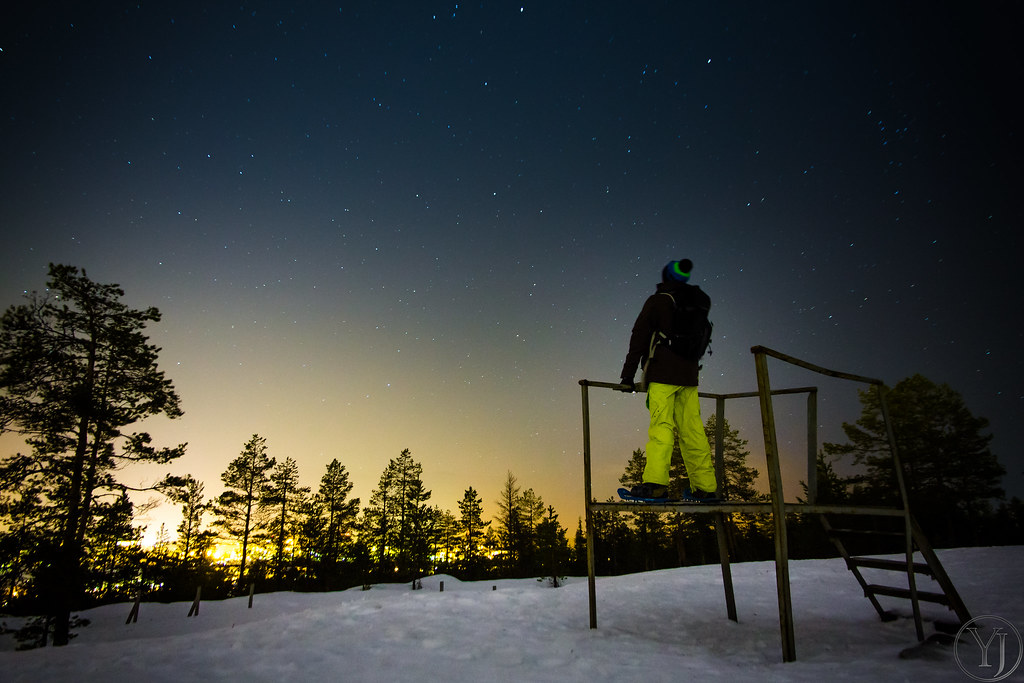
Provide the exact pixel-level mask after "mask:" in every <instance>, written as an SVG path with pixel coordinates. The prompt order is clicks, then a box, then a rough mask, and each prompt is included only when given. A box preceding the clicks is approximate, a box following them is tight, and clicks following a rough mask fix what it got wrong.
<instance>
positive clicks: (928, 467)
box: [824, 375, 1006, 543]
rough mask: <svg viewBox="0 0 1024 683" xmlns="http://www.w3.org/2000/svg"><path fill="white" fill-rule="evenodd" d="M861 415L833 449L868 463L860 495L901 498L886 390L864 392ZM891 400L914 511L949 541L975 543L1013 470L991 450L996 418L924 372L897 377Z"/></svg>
mask: <svg viewBox="0 0 1024 683" xmlns="http://www.w3.org/2000/svg"><path fill="white" fill-rule="evenodd" d="M859 394H860V402H861V415H860V418H859V419H858V420H857V422H856V423H855V424H849V423H843V431H844V432H845V434H846V438H847V439H848V442H847V443H845V444H837V443H826V444H824V452H825V454H826V455H832V456H840V457H845V458H848V459H850V460H852V462H853V463H854V464H855V465H859V466H862V467H863V469H864V472H865V473H864V475H863V477H862V478H861V479H860V481H859V485H858V487H857V488H856V489H855V491H854V493H855V494H856V496H857V498H858V500H862V501H863V502H870V503H874V504H880V503H885V504H898V503H899V489H898V487H897V485H896V474H895V469H894V466H893V459H892V455H891V452H890V449H889V442H888V436H887V432H886V429H885V424H884V422H883V420H882V414H881V406H880V403H879V399H878V392H877V391H876V390H875V389H874V388H870V389H865V390H862V391H860V392H859ZM886 402H887V404H888V406H889V417H890V419H891V421H892V429H893V433H894V435H895V438H896V448H897V451H898V454H899V457H900V460H901V462H902V465H903V471H904V477H905V483H906V487H907V494H908V496H909V498H910V506H911V510H912V511H914V513H915V516H916V517H917V519H918V521H920V522H921V524H922V525H923V526H924V527H925V530H926V531H928V532H929V535H932V536H933V541H934V539H935V537H936V535H937V536H938V538H941V539H944V541H945V542H946V543H958V542H968V541H970V540H971V539H972V538H973V537H974V536H975V535H976V533H977V532H978V531H979V529H978V526H979V524H980V522H981V520H982V519H983V518H984V517H985V514H986V513H987V512H988V511H989V510H990V506H991V502H992V501H993V500H995V499H1001V498H1003V496H1004V495H1005V494H1004V492H1003V490H1002V488H1000V486H999V483H1000V481H1001V479H1002V477H1003V475H1004V474H1006V470H1005V469H1004V468H1003V466H1002V465H1001V464H1000V463H999V461H998V459H997V458H996V456H995V455H994V454H993V453H992V452H991V451H990V450H989V442H990V441H991V440H992V435H991V434H985V433H983V432H984V431H985V430H986V429H987V428H988V420H986V419H985V418H983V417H975V416H974V415H972V414H971V412H970V410H969V409H968V408H967V406H966V404H965V403H964V400H963V397H962V396H960V394H959V393H957V392H956V391H954V390H953V389H952V388H951V387H950V386H949V385H947V384H935V383H934V382H932V381H931V380H929V379H927V378H925V377H923V376H922V375H914V376H912V377H908V378H906V379H904V380H901V381H899V382H897V383H896V385H895V386H894V387H892V389H891V390H888V392H887V398H886Z"/></svg>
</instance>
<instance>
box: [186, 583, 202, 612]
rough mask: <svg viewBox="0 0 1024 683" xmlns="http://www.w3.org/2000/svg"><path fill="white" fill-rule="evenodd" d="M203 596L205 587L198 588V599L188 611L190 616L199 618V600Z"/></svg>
mask: <svg viewBox="0 0 1024 683" xmlns="http://www.w3.org/2000/svg"><path fill="white" fill-rule="evenodd" d="M202 594H203V587H202V586H201V585H200V586H196V599H195V600H193V601H192V607H191V608H190V609H189V611H188V616H190V617H197V616H199V598H200V597H201V596H202Z"/></svg>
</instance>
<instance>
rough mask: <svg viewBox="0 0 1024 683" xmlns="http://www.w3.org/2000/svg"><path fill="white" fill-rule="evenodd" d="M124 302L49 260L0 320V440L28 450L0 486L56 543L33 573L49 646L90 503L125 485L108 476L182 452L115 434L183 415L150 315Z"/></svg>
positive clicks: (7, 462) (89, 519)
mask: <svg viewBox="0 0 1024 683" xmlns="http://www.w3.org/2000/svg"><path fill="white" fill-rule="evenodd" d="M123 296H124V291H123V290H122V289H121V288H120V287H119V286H118V285H114V284H109V285H106V284H98V283H95V282H93V281H91V280H90V279H89V278H88V277H87V276H86V273H85V271H79V270H78V269H77V268H75V267H73V266H67V265H54V264H51V265H50V268H49V280H48V282H47V291H46V293H45V294H37V293H33V294H30V295H29V296H28V297H27V303H25V304H22V305H19V306H12V307H11V308H9V309H8V310H7V311H6V312H5V313H4V315H3V318H2V319H0V433H5V432H13V433H15V434H18V435H19V436H21V437H23V438H25V439H26V442H27V443H28V444H29V446H30V448H31V453H30V454H29V455H23V454H20V453H19V454H17V455H14V456H10V457H5V458H4V459H3V460H2V462H0V486H2V488H3V490H5V491H18V490H22V487H23V486H25V485H26V483H27V485H28V486H29V488H35V489H37V490H38V495H39V499H40V501H41V506H42V507H43V508H44V509H46V510H47V511H48V513H47V515H48V520H49V521H48V525H49V532H50V533H51V534H52V535H53V537H54V539H56V548H54V552H53V554H52V556H51V557H49V558H48V560H47V561H46V566H45V567H40V568H39V571H38V572H37V573H36V576H37V577H38V580H40V581H44V582H47V585H46V587H45V588H43V590H44V591H45V592H46V593H47V594H48V596H49V597H50V601H49V603H50V605H51V607H50V612H51V616H52V617H53V618H54V620H55V621H54V624H55V625H54V636H53V642H54V644H55V645H66V644H67V642H68V637H69V633H68V628H69V622H70V616H71V610H72V608H73V607H74V606H76V604H78V603H79V602H80V600H81V599H82V597H83V591H84V578H85V577H84V573H83V562H84V560H85V554H86V551H87V549H86V539H87V537H88V535H89V530H90V525H91V524H92V523H93V521H94V520H95V515H94V514H93V513H94V510H93V507H94V504H95V502H96V500H97V497H99V496H102V495H107V494H112V495H115V496H117V495H120V493H121V492H122V491H124V490H126V489H127V488H128V487H126V486H124V485H123V484H120V483H119V482H118V481H117V480H116V478H115V476H114V473H115V472H116V471H117V469H118V468H119V467H120V466H121V465H123V464H126V463H132V462H143V463H147V462H148V463H157V464H165V463H168V462H170V461H172V460H174V459H175V458H178V457H180V456H181V455H182V454H183V453H184V449H185V447H184V445H179V446H178V447H176V448H161V449H158V448H155V447H153V446H152V445H151V442H150V441H151V440H150V437H149V435H148V434H146V433H144V432H140V433H134V434H133V433H127V432H125V431H124V430H125V428H127V427H129V426H130V425H132V424H135V423H137V422H139V421H141V420H144V419H145V418H148V417H154V416H158V415H165V416H167V417H170V418H175V417H179V416H180V415H181V414H182V412H181V408H180V406H179V399H178V395H177V394H176V393H175V391H174V388H173V386H172V384H171V382H170V380H168V379H167V378H166V377H165V376H164V374H163V372H161V371H160V370H159V369H158V367H157V356H158V354H159V351H160V349H159V348H157V347H156V346H153V345H152V344H149V343H148V339H147V337H146V336H145V335H144V334H143V331H144V329H145V327H146V325H147V324H149V323H152V322H158V321H159V320H160V313H159V311H158V310H157V309H156V308H147V309H143V310H136V309H132V308H130V307H128V306H127V305H125V304H124V303H123V302H122V301H121V297H123ZM164 483H165V484H169V483H171V482H170V480H169V479H168V480H164Z"/></svg>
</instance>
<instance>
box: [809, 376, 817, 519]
mask: <svg viewBox="0 0 1024 683" xmlns="http://www.w3.org/2000/svg"><path fill="white" fill-rule="evenodd" d="M807 502H808V503H810V504H811V505H813V504H814V503H817V502H818V391H817V390H816V389H814V390H811V391H808V392H807Z"/></svg>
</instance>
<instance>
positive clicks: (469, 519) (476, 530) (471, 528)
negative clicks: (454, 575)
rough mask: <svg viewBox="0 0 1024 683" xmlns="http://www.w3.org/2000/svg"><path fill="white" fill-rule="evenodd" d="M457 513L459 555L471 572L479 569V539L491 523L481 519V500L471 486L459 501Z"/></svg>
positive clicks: (482, 508)
mask: <svg viewBox="0 0 1024 683" xmlns="http://www.w3.org/2000/svg"><path fill="white" fill-rule="evenodd" d="M459 513H460V515H459V536H460V541H461V543H460V555H461V557H462V562H463V567H465V569H466V570H467V571H469V572H470V573H471V574H473V573H475V572H476V571H478V570H479V565H480V560H481V555H480V546H481V541H482V540H483V536H484V533H485V532H486V529H487V527H489V526H490V524H491V523H490V521H487V522H484V521H483V514H484V504H483V500H482V499H481V498H480V494H478V493H477V492H476V490H475V489H474V488H473V487H472V486H470V487H469V488H468V489H466V491H465V493H463V495H462V500H460V501H459Z"/></svg>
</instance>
